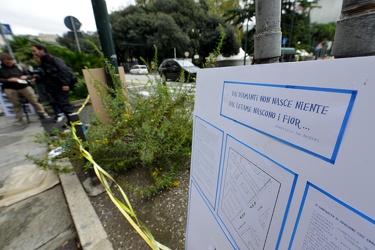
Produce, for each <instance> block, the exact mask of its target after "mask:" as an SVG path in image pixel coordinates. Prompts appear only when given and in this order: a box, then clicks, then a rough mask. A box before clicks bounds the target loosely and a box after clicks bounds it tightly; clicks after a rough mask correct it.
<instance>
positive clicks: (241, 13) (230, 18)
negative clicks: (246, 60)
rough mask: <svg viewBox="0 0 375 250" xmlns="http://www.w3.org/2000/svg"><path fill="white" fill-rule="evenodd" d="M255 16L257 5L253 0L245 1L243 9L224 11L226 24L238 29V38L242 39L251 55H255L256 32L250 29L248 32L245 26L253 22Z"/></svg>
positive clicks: (236, 8) (244, 47)
mask: <svg viewBox="0 0 375 250" xmlns="http://www.w3.org/2000/svg"><path fill="white" fill-rule="evenodd" d="M254 15H255V3H254V1H253V0H250V1H245V4H244V6H243V8H241V7H240V8H238V7H234V8H228V9H226V10H225V11H224V15H223V16H224V17H225V20H226V22H228V23H229V24H231V25H232V26H235V27H237V29H238V31H239V32H237V36H238V37H239V38H240V39H241V44H242V45H243V49H244V51H245V52H246V53H247V54H249V55H251V54H253V53H254V34H255V30H253V29H250V30H249V29H248V26H246V30H245V28H244V25H245V23H246V25H248V22H249V21H253V17H254Z"/></svg>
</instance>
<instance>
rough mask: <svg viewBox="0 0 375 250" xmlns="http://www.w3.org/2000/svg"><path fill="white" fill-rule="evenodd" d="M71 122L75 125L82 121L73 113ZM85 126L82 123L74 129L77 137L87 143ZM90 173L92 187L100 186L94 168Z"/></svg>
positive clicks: (89, 170) (70, 118) (70, 115)
mask: <svg viewBox="0 0 375 250" xmlns="http://www.w3.org/2000/svg"><path fill="white" fill-rule="evenodd" d="M69 120H70V122H71V124H74V123H75V122H78V121H80V119H79V116H78V113H71V114H69ZM81 123H82V122H81ZM83 126H84V124H83V123H82V124H80V125H75V126H74V128H75V129H76V135H77V137H78V138H79V139H81V140H82V141H86V136H85V133H84V129H83ZM88 173H89V177H90V179H91V183H92V185H93V186H97V185H99V184H100V181H99V179H98V177H97V176H96V174H95V171H94V169H93V168H89V169H88Z"/></svg>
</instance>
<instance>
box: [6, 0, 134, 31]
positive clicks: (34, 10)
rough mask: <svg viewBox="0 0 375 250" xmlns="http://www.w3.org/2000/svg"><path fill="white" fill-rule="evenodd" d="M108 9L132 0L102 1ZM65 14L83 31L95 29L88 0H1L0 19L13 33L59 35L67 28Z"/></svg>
mask: <svg viewBox="0 0 375 250" xmlns="http://www.w3.org/2000/svg"><path fill="white" fill-rule="evenodd" d="M105 2H106V4H107V11H108V13H111V12H112V11H115V10H118V9H122V8H124V7H127V6H129V5H130V4H134V0H105ZM67 16H74V17H76V18H77V19H78V20H79V21H80V22H81V24H82V26H81V29H80V30H82V31H96V24H95V18H94V13H93V9H92V4H91V0H0V22H1V23H3V24H9V25H10V27H11V29H12V31H13V34H14V35H39V34H40V33H43V34H57V35H60V36H61V35H62V34H63V33H66V32H68V31H69V29H68V28H67V27H66V26H65V24H64V19H65V17H67Z"/></svg>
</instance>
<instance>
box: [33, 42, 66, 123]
mask: <svg viewBox="0 0 375 250" xmlns="http://www.w3.org/2000/svg"><path fill="white" fill-rule="evenodd" d="M31 52H32V54H33V56H34V57H35V56H37V57H39V58H40V67H41V68H42V69H43V71H44V76H43V81H44V84H45V89H46V92H47V93H48V94H49V95H51V97H52V98H53V99H54V100H55V101H56V103H57V105H58V107H59V108H60V110H61V111H62V112H63V113H64V114H65V117H66V118H67V120H68V122H67V123H66V124H65V125H64V126H63V127H66V126H70V117H69V114H72V113H73V105H72V104H71V103H70V101H69V90H70V88H69V84H70V81H71V80H72V75H71V73H70V69H69V67H68V66H67V65H66V64H65V62H64V61H63V60H62V59H61V58H58V57H55V56H53V55H51V54H49V53H48V50H47V48H46V47H45V46H43V45H41V44H33V45H31Z"/></svg>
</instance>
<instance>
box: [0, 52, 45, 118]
mask: <svg viewBox="0 0 375 250" xmlns="http://www.w3.org/2000/svg"><path fill="white" fill-rule="evenodd" d="M0 60H1V69H0V82H1V83H3V91H4V93H5V94H6V95H7V97H8V98H9V100H10V101H11V102H12V103H13V106H14V112H15V114H16V123H22V122H23V121H22V106H21V103H20V99H19V95H20V94H21V95H22V96H24V97H25V98H26V99H27V100H28V102H29V103H30V104H31V105H33V107H34V108H35V111H36V112H37V113H38V114H39V116H40V118H50V117H49V115H48V114H47V113H46V111H45V109H44V108H43V105H41V104H40V103H39V102H38V99H37V97H36V95H35V92H34V90H33V88H32V87H31V86H30V84H29V83H28V81H27V80H30V79H31V75H30V74H28V72H26V70H25V69H24V68H23V67H22V66H21V65H17V64H16V63H15V62H14V59H13V57H12V56H11V55H9V54H6V53H3V54H1V55H0Z"/></svg>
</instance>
